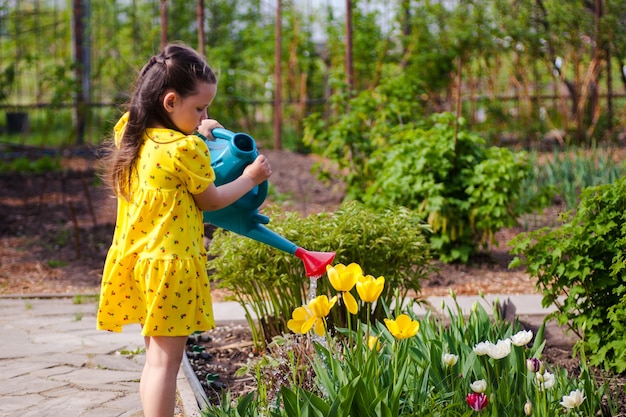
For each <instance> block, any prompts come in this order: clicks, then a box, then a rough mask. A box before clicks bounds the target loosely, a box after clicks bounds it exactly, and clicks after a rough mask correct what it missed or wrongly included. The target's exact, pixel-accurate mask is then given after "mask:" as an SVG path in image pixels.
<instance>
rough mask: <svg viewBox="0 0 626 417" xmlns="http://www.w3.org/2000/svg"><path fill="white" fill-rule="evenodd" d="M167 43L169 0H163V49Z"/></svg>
mask: <svg viewBox="0 0 626 417" xmlns="http://www.w3.org/2000/svg"><path fill="white" fill-rule="evenodd" d="M165 45H167V0H161V49H164V48H165Z"/></svg>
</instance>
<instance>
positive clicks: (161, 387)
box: [139, 336, 187, 417]
mask: <svg viewBox="0 0 626 417" xmlns="http://www.w3.org/2000/svg"><path fill="white" fill-rule="evenodd" d="M145 342H146V363H145V365H144V368H143V372H142V374H141V382H140V384H139V392H140V395H141V405H142V406H143V413H144V416H145V417H172V416H173V415H174V407H175V405H176V377H177V375H178V369H179V368H180V363H181V361H182V359H183V353H184V350H185V344H186V342H187V337H184V336H179V337H168V336H152V337H150V336H146V337H145Z"/></svg>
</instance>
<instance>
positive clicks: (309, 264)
mask: <svg viewBox="0 0 626 417" xmlns="http://www.w3.org/2000/svg"><path fill="white" fill-rule="evenodd" d="M294 255H296V256H297V257H298V258H300V259H302V262H304V270H305V271H306V276H307V277H319V276H322V275H324V274H325V273H326V265H329V264H330V263H331V262H332V261H333V259H335V252H309V251H308V250H306V249H302V248H297V249H296V252H295V253H294Z"/></svg>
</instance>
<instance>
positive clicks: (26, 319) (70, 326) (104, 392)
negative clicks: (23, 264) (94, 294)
mask: <svg viewBox="0 0 626 417" xmlns="http://www.w3.org/2000/svg"><path fill="white" fill-rule="evenodd" d="M75 301H76V300H72V299H69V298H58V299H55V298H51V299H36V300H35V299H8V298H0V416H7V417H13V416H15V417H30V416H37V417H48V416H49V417H58V416H63V417H83V416H90V417H121V416H125V417H139V416H142V415H143V412H142V411H141V402H140V399H139V378H140V376H141V369H142V367H143V361H144V356H143V354H141V353H142V352H143V350H142V349H143V344H144V343H143V337H142V336H141V333H140V327H139V326H138V325H131V326H127V327H126V328H125V329H124V332H122V333H108V332H102V331H97V330H96V329H95V326H96V323H95V313H96V304H95V302H94V301H93V300H91V301H87V302H85V303H84V304H75Z"/></svg>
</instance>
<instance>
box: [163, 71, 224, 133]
mask: <svg viewBox="0 0 626 417" xmlns="http://www.w3.org/2000/svg"><path fill="white" fill-rule="evenodd" d="M216 92H217V85H216V84H210V83H206V82H199V83H198V85H197V90H196V93H194V94H192V95H190V96H187V97H185V98H182V97H180V96H179V95H178V94H176V93H175V92H169V93H167V94H166V95H165V97H164V99H163V104H164V106H165V109H166V110H167V111H168V112H169V114H170V118H171V119H172V122H173V123H174V124H175V125H176V126H177V127H178V128H179V129H180V130H181V131H182V132H183V133H184V134H186V135H191V134H192V133H194V132H195V131H196V129H197V128H198V126H199V125H200V123H201V122H202V121H203V120H204V119H206V118H207V109H208V108H209V106H210V105H211V103H212V102H213V99H214V98H215V94H216Z"/></svg>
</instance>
